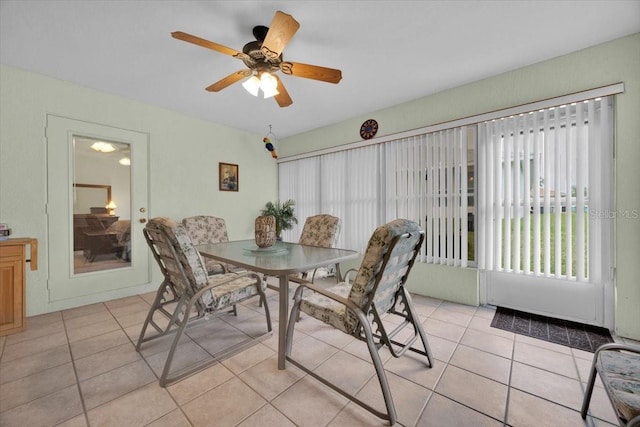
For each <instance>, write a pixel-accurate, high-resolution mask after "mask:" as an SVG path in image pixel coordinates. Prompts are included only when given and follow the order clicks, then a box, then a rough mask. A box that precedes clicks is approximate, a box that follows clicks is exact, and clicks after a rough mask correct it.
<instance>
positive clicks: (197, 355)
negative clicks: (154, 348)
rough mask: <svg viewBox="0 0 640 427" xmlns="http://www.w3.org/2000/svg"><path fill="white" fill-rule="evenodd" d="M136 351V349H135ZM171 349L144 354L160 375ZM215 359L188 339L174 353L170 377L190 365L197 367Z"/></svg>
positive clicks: (154, 370) (152, 367)
mask: <svg viewBox="0 0 640 427" xmlns="http://www.w3.org/2000/svg"><path fill="white" fill-rule="evenodd" d="M134 351H135V350H134ZM168 355H169V351H168V350H167V351H165V352H162V353H156V354H154V355H152V356H144V359H145V360H146V361H147V363H148V364H149V366H150V367H151V369H153V372H155V373H156V375H158V377H159V376H160V375H161V374H162V371H163V370H164V366H165V363H166V361H167V356H168ZM214 361H215V359H214V358H213V357H212V356H211V355H210V354H209V353H207V352H206V351H205V350H204V349H203V348H202V347H200V346H199V345H197V344H196V343H194V342H193V341H187V342H185V343H184V344H179V345H178V346H177V347H176V350H175V352H174V354H173V360H172V361H171V367H170V373H169V377H172V376H174V375H176V374H177V373H178V371H180V370H182V369H188V368H190V367H194V368H196V367H197V366H199V365H202V364H206V363H210V362H214Z"/></svg>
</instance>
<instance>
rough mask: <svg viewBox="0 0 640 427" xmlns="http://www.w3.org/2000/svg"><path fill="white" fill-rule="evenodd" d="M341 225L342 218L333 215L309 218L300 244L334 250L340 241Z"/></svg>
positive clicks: (301, 235)
mask: <svg viewBox="0 0 640 427" xmlns="http://www.w3.org/2000/svg"><path fill="white" fill-rule="evenodd" d="M341 225H342V221H341V220H340V218H338V217H335V216H332V215H327V214H321V215H314V216H310V217H307V219H306V220H305V222H304V226H303V227H302V233H301V234H300V240H299V241H298V243H300V244H301V245H309V246H320V247H323V248H332V247H334V246H335V245H336V242H337V241H338V236H339V235H340V227H341Z"/></svg>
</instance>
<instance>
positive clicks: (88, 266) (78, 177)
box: [73, 135, 131, 274]
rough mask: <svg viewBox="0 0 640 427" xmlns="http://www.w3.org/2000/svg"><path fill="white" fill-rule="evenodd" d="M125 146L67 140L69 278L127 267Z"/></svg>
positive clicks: (77, 138) (128, 182) (128, 184)
mask: <svg viewBox="0 0 640 427" xmlns="http://www.w3.org/2000/svg"><path fill="white" fill-rule="evenodd" d="M130 153H131V148H130V145H129V144H127V143H123V142H115V141H102V140H97V139H93V138H90V137H85V136H79V135H74V137H73V178H74V179H73V181H74V182H73V259H74V274H84V273H90V272H96V271H102V270H111V269H114V268H126V267H130V266H131V256H130V253H131V243H130V233H131V208H130V206H131V201H130V199H131V195H130V193H131V173H130V164H131V160H130Z"/></svg>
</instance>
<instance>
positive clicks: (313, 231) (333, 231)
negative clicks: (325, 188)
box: [290, 214, 342, 283]
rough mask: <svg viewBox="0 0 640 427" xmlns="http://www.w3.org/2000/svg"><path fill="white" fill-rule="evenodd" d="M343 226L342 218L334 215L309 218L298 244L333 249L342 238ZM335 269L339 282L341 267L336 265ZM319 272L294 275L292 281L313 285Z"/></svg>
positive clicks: (315, 270)
mask: <svg viewBox="0 0 640 427" xmlns="http://www.w3.org/2000/svg"><path fill="white" fill-rule="evenodd" d="M341 225H342V221H341V220H340V218H338V217H336V216H333V215H327V214H320V215H314V216H310V217H307V219H306V220H305V222H304V226H303V227H302V233H300V239H299V240H298V243H299V244H301V245H308V246H319V247H321V248H333V247H335V245H336V243H337V241H338V236H340V227H341ZM334 268H335V274H336V279H337V280H338V282H339V281H340V279H341V277H340V265H339V264H336V265H335V266H334ZM317 271H318V268H316V269H314V270H313V271H311V272H303V273H300V274H299V275H292V276H291V277H290V280H291V281H292V282H296V283H302V282H304V281H309V282H311V283H313V281H314V279H315V276H316V272H317ZM309 273H311V279H308V277H309Z"/></svg>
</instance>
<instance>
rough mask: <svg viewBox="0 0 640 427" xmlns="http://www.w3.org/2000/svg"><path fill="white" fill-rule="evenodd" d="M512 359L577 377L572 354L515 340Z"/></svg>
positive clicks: (566, 375) (570, 376)
mask: <svg viewBox="0 0 640 427" xmlns="http://www.w3.org/2000/svg"><path fill="white" fill-rule="evenodd" d="M513 360H515V361H518V362H520V363H524V364H527V365H531V366H535V367H536V368H540V369H544V370H546V371H551V372H555V373H556V374H560V375H564V376H565V377H569V378H575V379H578V371H577V368H576V365H575V362H574V361H573V356H571V355H566V354H563V353H558V352H555V351H552V350H547V349H545V348H542V347H536V346H533V345H529V344H525V343H522V342H519V341H517V340H516V343H515V349H514V351H513Z"/></svg>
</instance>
